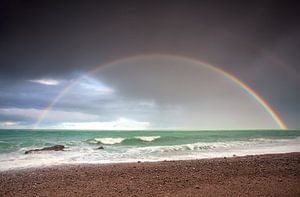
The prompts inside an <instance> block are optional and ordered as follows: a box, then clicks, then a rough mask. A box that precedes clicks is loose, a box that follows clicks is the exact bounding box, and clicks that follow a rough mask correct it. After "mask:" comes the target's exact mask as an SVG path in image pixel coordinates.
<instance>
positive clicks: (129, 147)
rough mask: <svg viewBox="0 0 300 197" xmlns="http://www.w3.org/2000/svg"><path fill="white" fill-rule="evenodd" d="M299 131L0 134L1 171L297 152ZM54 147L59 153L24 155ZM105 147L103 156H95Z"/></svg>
mask: <svg viewBox="0 0 300 197" xmlns="http://www.w3.org/2000/svg"><path fill="white" fill-rule="evenodd" d="M299 142H300V131H298V130H289V131H281V130H255V131H253V130H252V131H245V130H243V131H242V130H241V131H237V130H234V131H71V130H0V170H1V169H2V170H7V169H11V168H26V167H36V166H47V165H53V164H65V163H114V162H132V161H137V160H143V161H159V160H165V159H194V158H210V157H219V156H232V154H236V155H247V154H265V153H277V152H278V153H279V152H296V151H300V145H299V144H300V143H299ZM56 144H61V145H64V146H65V147H66V148H65V151H63V152H51V151H48V152H39V153H34V154H30V155H25V154H24V152H25V151H26V150H29V149H34V148H42V147H45V146H52V145H56ZM99 146H103V147H104V149H103V150H98V149H97V148H98V147H99Z"/></svg>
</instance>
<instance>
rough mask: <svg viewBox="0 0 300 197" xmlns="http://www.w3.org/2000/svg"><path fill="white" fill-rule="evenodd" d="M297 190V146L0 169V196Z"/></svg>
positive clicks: (299, 159) (253, 193) (292, 193)
mask: <svg viewBox="0 0 300 197" xmlns="http://www.w3.org/2000/svg"><path fill="white" fill-rule="evenodd" d="M86 195H98V196H134V195H137V196H199V195H200V196H201V195H202V196H203V195H204V196H209V195H212V196H227V195H235V196H237V195H241V196H245V195H246V196H247V195H250V196H259V195H263V196H264V195H276V196H277V195H278V196H282V195H284V196H299V195H300V152H294V153H283V154H265V155H249V156H236V157H227V158H225V157H224V158H208V159H196V160H172V161H157V162H140V163H138V162H136V163H112V164H65V165H57V166H49V167H38V168H28V169H12V170H8V171H2V172H0V196H86Z"/></svg>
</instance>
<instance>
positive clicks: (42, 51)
mask: <svg viewBox="0 0 300 197" xmlns="http://www.w3.org/2000/svg"><path fill="white" fill-rule="evenodd" d="M296 13H297V10H296V8H295V6H293V5H290V4H288V3H284V4H283V3H281V4H278V3H274V2H272V1H256V2H253V1H252V3H247V2H240V1H229V2H226V3H225V2H223V3H218V2H213V1H207V2H201V3H199V2H197V1H184V2H183V1H181V2H179V1H178V2H176V1H172V2H161V1H154V2H152V1H151V2H148V3H146V2H141V1H140V2H138V3H137V2H122V3H116V2H111V3H99V2H96V1H89V2H88V3H87V2H84V3H83V2H77V3H76V1H75V2H73V1H72V3H71V4H70V3H69V2H65V1H12V2H11V1H7V3H2V6H1V18H2V20H1V32H2V33H1V35H2V36H1V48H0V50H1V53H0V54H1V58H0V59H1V67H2V69H1V75H2V76H6V77H7V76H16V77H35V76H44V75H55V76H57V75H60V74H61V75H62V76H64V77H65V75H63V74H65V73H68V72H73V71H74V70H77V69H78V70H86V69H90V68H92V67H94V66H95V65H98V64H102V63H104V62H107V61H110V60H112V59H116V58H119V57H122V56H127V55H131V54H137V53H138V54H139V53H145V52H153V51H154V52H166V53H175V54H177V53H178V54H183V55H185V54H186V55H189V56H195V57H200V58H204V59H207V60H208V61H212V62H213V63H219V64H221V65H223V66H227V65H228V66H229V65H230V66H232V64H233V66H237V65H238V66H241V65H245V62H249V60H251V61H253V58H254V57H255V56H257V54H252V53H251V52H253V50H254V52H255V50H257V49H256V48H258V49H260V48H266V49H270V48H271V49H272V46H274V45H275V44H276V43H277V42H278V41H280V42H282V40H283V39H285V38H286V37H287V36H289V35H293V37H298V36H297V34H296V33H298V32H299V29H297V25H298V19H297V14H296ZM293 40H295V38H294V39H293ZM297 41H299V39H297ZM248 43H250V44H253V43H254V44H253V45H254V47H252V48H254V49H249V47H248V46H247V45H249V44H248ZM283 43H284V42H283ZM129 46H130V47H129ZM249 52H250V53H249ZM245 53H246V54H245ZM256 53H260V52H256ZM294 58H295V57H294ZM296 58H298V57H296ZM241 63H243V64H241ZM232 70H234V69H232Z"/></svg>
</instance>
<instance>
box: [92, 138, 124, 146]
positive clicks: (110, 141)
mask: <svg viewBox="0 0 300 197" xmlns="http://www.w3.org/2000/svg"><path fill="white" fill-rule="evenodd" d="M124 140H125V139H124V138H109V137H108V138H95V141H96V142H100V143H102V144H110V145H111V144H120V143H121V142H123V141H124Z"/></svg>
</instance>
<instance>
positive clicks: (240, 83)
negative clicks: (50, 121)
mask: <svg viewBox="0 0 300 197" xmlns="http://www.w3.org/2000/svg"><path fill="white" fill-rule="evenodd" d="M151 57H163V58H173V59H178V60H184V61H188V62H190V63H193V64H199V65H201V66H204V67H206V68H208V69H210V70H212V71H214V72H217V73H219V74H221V75H223V76H224V77H225V78H227V79H229V80H231V81H232V82H234V83H235V84H236V85H238V86H239V87H240V88H241V89H242V90H244V91H245V92H246V93H247V94H249V95H250V96H252V97H253V98H254V99H255V100H256V101H257V102H258V103H259V104H260V105H261V107H263V109H264V110H265V111H266V112H267V113H268V114H269V115H270V116H271V117H272V118H273V120H274V121H275V123H276V124H277V125H278V126H279V127H280V129H284V130H285V129H288V127H287V125H286V124H285V123H284V121H283V120H282V118H281V117H280V116H279V114H278V113H276V112H275V110H274V109H273V108H272V107H271V105H270V104H269V103H268V102H267V101H266V100H264V98H262V97H261V96H260V95H259V94H258V93H257V92H255V91H254V90H253V89H252V88H251V87H249V86H248V85H247V84H246V83H244V82H243V81H242V80H240V79H239V78H238V77H236V76H234V75H232V74H231V73H229V72H227V71H225V70H223V69H222V68H219V67H217V66H215V65H212V64H209V63H207V62H204V61H200V60H197V59H193V58H190V57H184V56H179V55H167V54H142V55H136V56H130V57H125V58H121V59H118V60H115V61H112V62H109V63H107V64H104V65H100V66H98V67H96V68H95V69H93V70H91V71H89V72H88V73H87V75H92V74H94V73H96V72H99V71H100V70H101V69H103V68H105V67H109V66H112V65H117V64H119V63H122V62H126V61H133V60H139V59H142V58H151ZM85 76H86V75H82V76H80V77H79V78H77V79H76V80H73V81H70V82H69V83H68V85H66V86H65V87H64V89H63V90H62V91H60V92H59V93H58V94H57V95H56V96H55V97H54V98H53V99H52V100H51V101H50V102H49V104H48V105H47V107H46V108H45V109H44V110H43V112H42V113H41V115H40V116H39V118H38V119H37V121H36V122H35V123H34V125H33V126H32V128H33V129H36V128H37V127H38V125H39V124H40V123H41V122H42V121H43V120H44V118H45V117H46V116H47V113H48V112H49V111H50V110H51V108H52V107H53V106H54V105H55V103H56V102H57V101H59V100H60V98H61V97H62V96H63V95H64V94H65V93H66V92H68V91H69V90H70V89H71V88H72V87H74V86H75V85H76V84H78V83H79V82H80V80H81V79H82V78H84V77H85Z"/></svg>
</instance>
